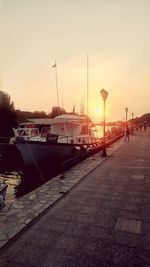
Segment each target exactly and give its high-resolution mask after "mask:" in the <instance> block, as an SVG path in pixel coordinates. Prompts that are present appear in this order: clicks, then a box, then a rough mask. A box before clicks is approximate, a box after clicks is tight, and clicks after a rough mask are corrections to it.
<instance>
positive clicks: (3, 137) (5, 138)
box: [0, 136, 10, 144]
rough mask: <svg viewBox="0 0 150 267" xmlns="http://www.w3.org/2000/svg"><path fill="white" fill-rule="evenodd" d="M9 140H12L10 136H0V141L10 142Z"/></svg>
mask: <svg viewBox="0 0 150 267" xmlns="http://www.w3.org/2000/svg"><path fill="white" fill-rule="evenodd" d="M9 140H10V136H9V137H8V136H1V137H0V143H7V144H8V143H9Z"/></svg>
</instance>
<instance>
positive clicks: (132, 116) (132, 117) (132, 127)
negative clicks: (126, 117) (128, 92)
mask: <svg viewBox="0 0 150 267" xmlns="http://www.w3.org/2000/svg"><path fill="white" fill-rule="evenodd" d="M131 115H132V134H133V131H134V127H133V117H134V113H133V112H132V113H131Z"/></svg>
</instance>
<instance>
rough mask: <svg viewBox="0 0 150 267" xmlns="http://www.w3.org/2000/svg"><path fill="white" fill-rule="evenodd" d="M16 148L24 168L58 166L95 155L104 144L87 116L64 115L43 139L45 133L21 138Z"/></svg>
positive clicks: (17, 141)
mask: <svg viewBox="0 0 150 267" xmlns="http://www.w3.org/2000/svg"><path fill="white" fill-rule="evenodd" d="M41 133H42V130H41ZM14 145H15V147H16V148H17V150H18V151H19V153H20V154H21V157H22V159H23V162H24V165H25V166H31V165H34V164H35V165H36V166H38V167H40V166H41V165H46V164H49V165H51V166H52V167H53V166H55V167H56V166H60V165H62V164H63V162H67V161H72V162H73V161H76V160H80V159H83V158H84V157H86V156H87V155H88V154H89V153H90V152H91V153H92V152H96V151H97V150H98V148H100V147H101V146H102V142H101V139H100V138H98V137H96V135H95V132H94V131H93V129H92V124H91V122H90V120H89V119H88V118H87V117H86V116H80V115H75V114H63V115H60V116H58V117H56V118H55V119H54V120H53V122H52V123H51V126H50V127H49V129H48V131H47V134H46V135H45V136H44V138H42V134H41V135H38V136H36V138H33V137H32V139H31V138H26V137H25V138H24V136H23V135H22V136H21V137H20V138H18V137H16V138H15V140H14Z"/></svg>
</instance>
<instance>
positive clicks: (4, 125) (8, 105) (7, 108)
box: [0, 91, 16, 137]
mask: <svg viewBox="0 0 150 267" xmlns="http://www.w3.org/2000/svg"><path fill="white" fill-rule="evenodd" d="M15 125H16V113H15V108H14V103H13V102H11V99H10V96H9V95H8V94H7V93H5V92H4V91H0V136H4V137H6V136H12V135H13V131H12V127H14V126H15Z"/></svg>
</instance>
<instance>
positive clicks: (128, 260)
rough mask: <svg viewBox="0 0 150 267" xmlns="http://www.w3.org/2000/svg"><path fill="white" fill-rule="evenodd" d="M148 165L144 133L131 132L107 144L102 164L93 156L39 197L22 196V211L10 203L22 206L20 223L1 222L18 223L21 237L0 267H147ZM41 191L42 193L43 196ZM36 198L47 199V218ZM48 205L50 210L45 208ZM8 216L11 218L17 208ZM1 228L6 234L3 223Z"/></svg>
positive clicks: (149, 142) (148, 137) (149, 144)
mask: <svg viewBox="0 0 150 267" xmlns="http://www.w3.org/2000/svg"><path fill="white" fill-rule="evenodd" d="M116 146H118V148H119V149H117V150H116ZM113 152H114V153H113ZM149 162H150V129H149V128H148V129H147V132H141V131H138V132H136V133H135V135H133V136H130V141H129V142H124V140H123V139H122V140H120V141H119V142H117V143H116V144H114V145H113V146H112V147H111V149H110V151H109V157H107V158H101V157H100V155H99V154H97V155H94V156H93V157H91V158H88V159H87V160H86V161H84V162H82V163H80V164H78V165H77V166H76V167H74V168H73V169H72V170H70V171H68V172H66V173H65V174H64V177H60V176H59V177H56V178H55V179H53V180H52V181H50V182H49V183H47V184H45V185H44V186H45V187H43V186H42V188H40V189H39V191H38V192H37V191H34V192H32V193H31V194H29V195H28V196H26V198H27V199H26V201H27V203H28V205H27V206H25V205H24V204H25V202H26V201H25V200H24V201H22V202H21V203H20V202H17V203H16V204H18V205H19V204H20V206H21V207H19V213H20V215H21V214H22V212H23V213H24V215H23V216H22V217H21V216H20V217H16V214H17V212H15V213H13V214H10V217H9V215H6V216H8V217H7V220H9V218H10V221H9V223H10V222H11V221H12V222H13V223H15V222H16V220H17V219H18V218H20V220H24V221H23V222H22V221H20V224H19V225H20V229H19V230H21V229H22V228H23V227H24V228H25V229H27V231H22V232H21V233H20V234H18V235H16V238H12V240H10V241H9V242H8V243H7V244H6V245H5V246H4V247H3V248H2V249H1V260H0V266H3V267H24V266H28V267H43V266H44V267H76V266H79V267H80V266H81V267H82V266H83V267H85V266H86V267H99V266H100V267H106V266H107V267H108V266H109V267H138V266H141V267H149V266H150V165H149ZM83 177H84V179H82V178H83ZM79 181H80V182H79ZM50 183H52V184H51V185H50ZM75 184H76V186H74V185H75ZM58 185H59V186H58ZM48 187H49V189H48V190H47V188H48ZM72 187H73V189H72V190H70V189H71V188H72ZM40 190H45V191H44V194H43V193H42V192H41V193H40ZM50 190H52V192H51V193H50ZM68 191H69V192H68ZM66 193H67V194H66ZM41 195H42V197H41ZM44 195H45V196H44ZM62 196H65V197H62ZM37 197H38V199H36V198H37ZM30 198H31V199H30ZM42 198H44V201H45V199H46V201H45V202H44V207H45V205H46V204H47V211H46V212H44V213H43V214H42V216H39V215H40V212H41V213H42V207H43V206H42V205H43V204H42V203H43V202H42V203H41V202H40V201H41V200H43V199H42ZM60 198H61V201H57V203H55V205H53V203H54V202H55V201H56V200H59V199H60ZM35 199H36V201H35ZM20 201H21V200H20ZM34 201H35V202H34ZM51 201H52V202H51ZM31 202H32V203H33V207H34V208H35V207H36V205H37V207H36V208H35V210H34V208H32V206H30V205H31ZM29 203H30V205H29ZM38 205H39V206H38ZM50 205H53V206H52V207H50V208H48V207H49V206H50ZM24 207H27V208H26V210H25V208H24ZM28 207H29V208H28ZM40 209H41V210H40ZM44 209H45V208H44ZM9 211H11V209H9V210H8V212H9ZM12 211H17V206H16V207H13V208H12ZM26 211H27V212H30V214H29V213H28V214H26ZM33 214H34V216H39V217H37V219H35V223H31V221H30V223H29V221H28V219H29V220H32V218H33V217H34V216H33ZM31 215H32V216H33V217H32V216H31ZM17 216H18V215H17ZM2 217H3V216H2ZM14 218H15V219H14ZM25 219H26V220H27V221H26V223H25ZM18 220H19V219H18ZM4 222H5V223H4ZM1 223H2V226H3V229H4V230H6V223H7V221H1ZM16 223H17V222H16ZM19 225H18V226H17V227H18V228H19ZM21 227H22V228H21ZM1 237H2V238H1V241H2V242H3V241H4V243H6V242H7V241H8V234H7V235H6V231H3V232H2V236H1ZM6 237H7V238H6ZM12 237H13V234H12ZM10 238H11V235H10ZM4 243H3V244H4ZM3 244H2V245H3Z"/></svg>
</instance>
